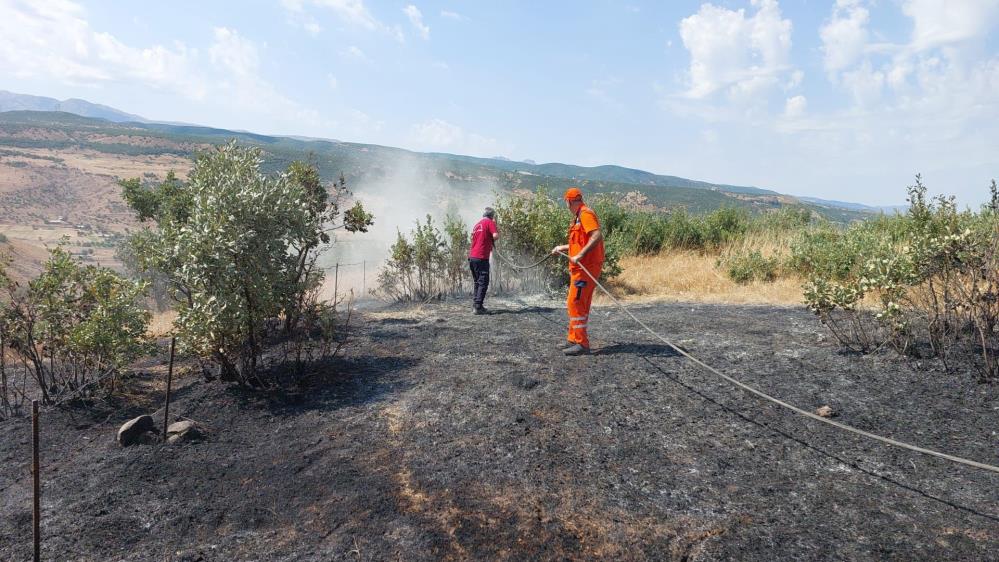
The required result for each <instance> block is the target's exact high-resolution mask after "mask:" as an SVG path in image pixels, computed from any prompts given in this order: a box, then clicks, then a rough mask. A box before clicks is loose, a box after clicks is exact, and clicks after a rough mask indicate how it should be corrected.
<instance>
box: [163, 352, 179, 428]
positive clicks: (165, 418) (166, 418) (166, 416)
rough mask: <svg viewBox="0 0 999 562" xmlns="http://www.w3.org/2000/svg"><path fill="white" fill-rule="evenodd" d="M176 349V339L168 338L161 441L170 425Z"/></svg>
mask: <svg viewBox="0 0 999 562" xmlns="http://www.w3.org/2000/svg"><path fill="white" fill-rule="evenodd" d="M176 347H177V338H176V337H173V338H170V366H169V367H167V387H166V405H164V407H163V441H166V438H167V426H169V425H170V386H171V385H172V383H173V353H174V348H176Z"/></svg>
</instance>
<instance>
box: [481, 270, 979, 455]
mask: <svg viewBox="0 0 999 562" xmlns="http://www.w3.org/2000/svg"><path fill="white" fill-rule="evenodd" d="M558 253H559V254H561V255H562V256H564V257H566V258H568V257H569V256H568V255H567V254H564V253H562V252H558ZM553 255H554V254H550V255H549V256H548V257H547V258H545V259H543V260H541V261H538V262H537V263H535V264H533V265H531V266H517V265H515V264H512V263H510V262H509V261H507V260H506V259H505V258H503V256H502V255H499V254H497V256H498V257H499V258H500V259H502V260H503V261H505V262H507V265H509V266H510V267H513V268H514V269H530V268H531V267H536V266H537V265H540V264H541V263H544V262H545V261H547V260H548V258H550V257H552V256H553ZM577 265H578V266H579V267H580V269H582V270H583V272H584V273H586V276H587V277H589V278H590V279H592V280H593V282H594V283H596V285H597V287H599V288H600V290H601V291H603V292H604V294H605V295H607V297H608V298H610V300H611V301H613V302H614V304H616V305H617V307H618V308H620V309H621V310H622V311H623V312H624V313H625V314H627V315H628V316H630V317H631V319H632V320H634V321H635V322H636V323H637V324H638V325H639V326H641V327H642V328H644V329H645V331H646V332H648V333H649V334H651V335H652V336H653V337H655V338H656V339H658V340H659V341H661V342H663V343H664V344H666V345H668V346H669V347H671V348H673V350H675V351H676V352H677V353H679V354H680V355H682V356H684V357H686V358H687V359H689V360H690V361H691V362H693V363H694V364H695V365H697V366H699V367H701V368H703V369H705V370H706V371H709V372H710V373H712V374H715V375H718V376H719V377H721V378H723V379H725V380H726V381H728V382H730V383H732V384H733V385H735V386H737V387H739V388H741V389H742V390H744V391H746V392H748V393H750V394H752V395H754V396H757V397H758V398H762V399H764V400H767V401H769V402H773V403H774V404H777V405H778V406H782V407H784V408H787V409H788V410H791V411H792V412H794V413H796V414H799V415H802V416H805V417H806V418H809V419H812V420H815V421H819V422H822V423H824V424H827V425H830V426H832V427H835V428H837V429H841V430H843V431H848V432H850V433H854V434H856V435H860V436H861V437H866V438H868V439H873V440H874V441H879V442H881V443H885V444H887V445H892V446H894V447H900V448H902V449H907V450H909V451H914V452H917V453H922V454H924V455H929V456H932V457H937V458H941V459H945V460H949V461H951V462H956V463H959V464H963V465H967V466H971V467H975V468H980V469H982V470H988V471H990V472H994V473H997V474H999V466H993V465H991V464H986V463H982V462H978V461H973V460H968V459H964V458H961V457H956V456H954V455H948V454H947V453H941V452H939V451H934V450H932V449H924V448H923V447H917V446H915V445H910V444H908V443H904V442H902V441H897V440H895V439H891V438H889V437H883V436H881V435H877V434H875V433H871V432H869V431H864V430H862V429H858V428H856V427H853V426H851V425H847V424H845V423H840V422H837V421H833V420H831V419H829V418H824V417H822V416H819V415H818V414H814V413H812V412H809V411H807V410H802V409H801V408H798V407H797V406H793V405H791V404H788V403H787V402H784V401H783V400H780V399H778V398H774V397H773V396H770V395H769V394H767V393H765V392H763V391H762V390H757V389H755V388H753V387H751V386H749V385H747V384H745V383H743V382H740V381H738V380H736V379H734V378H732V377H730V376H728V375H726V374H725V373H722V372H721V371H719V370H718V369H715V368H714V367H712V366H711V365H708V364H707V363H705V362H703V361H701V360H700V359H698V358H696V357H694V356H693V355H691V354H690V353H688V352H687V351H685V350H684V349H682V348H680V347H679V346H677V345H674V344H673V342H671V341H669V340H668V339H666V338H664V337H663V336H661V335H659V334H658V333H656V332H655V330H653V329H652V328H649V327H648V326H647V325H646V324H645V322H642V321H641V320H639V319H638V317H637V316H635V315H634V314H632V313H631V311H630V310H628V309H627V308H626V307H625V306H624V305H623V304H621V301H619V300H618V299H617V298H615V297H614V295H612V294H611V292H610V291H608V290H607V288H606V287H604V286H603V284H602V283H600V281H598V280H597V278H596V277H594V276H593V274H591V273H590V271H589V270H588V269H586V267H585V266H584V265H583V264H581V263H579V264H577Z"/></svg>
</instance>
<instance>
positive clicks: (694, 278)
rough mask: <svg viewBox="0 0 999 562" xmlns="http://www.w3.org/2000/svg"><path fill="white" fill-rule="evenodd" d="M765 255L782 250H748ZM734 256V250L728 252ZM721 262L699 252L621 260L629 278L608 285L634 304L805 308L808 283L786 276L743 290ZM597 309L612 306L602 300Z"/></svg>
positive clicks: (623, 276) (755, 247)
mask: <svg viewBox="0 0 999 562" xmlns="http://www.w3.org/2000/svg"><path fill="white" fill-rule="evenodd" d="M748 247H750V248H754V249H760V250H761V253H764V255H767V252H775V251H776V250H777V248H775V247H772V246H771V247H767V246H765V245H763V246H748ZM728 251H732V250H728ZM717 262H718V256H717V255H714V254H705V253H702V252H696V251H680V250H673V251H667V252H664V253H662V254H659V255H657V256H637V257H628V258H624V259H622V260H621V268H622V270H623V272H622V273H621V275H620V276H618V277H617V278H616V279H614V280H612V281H610V282H609V283H608V285H609V287H608V288H611V289H612V290H614V292H615V293H616V295H618V296H621V297H624V298H625V299H626V300H631V301H646V300H666V301H685V302H709V303H733V304H782V305H797V304H801V303H802V299H803V297H802V289H801V285H802V280H801V279H800V278H797V277H794V276H787V275H784V276H782V277H781V278H779V279H777V280H776V281H774V282H772V283H748V284H745V285H740V284H739V283H736V282H735V281H732V280H731V279H729V278H728V277H726V275H725V272H724V270H722V269H721V268H719V267H718V265H717ZM595 300H596V302H597V303H602V304H610V302H609V299H607V298H606V297H604V296H601V295H597V297H596V299H595Z"/></svg>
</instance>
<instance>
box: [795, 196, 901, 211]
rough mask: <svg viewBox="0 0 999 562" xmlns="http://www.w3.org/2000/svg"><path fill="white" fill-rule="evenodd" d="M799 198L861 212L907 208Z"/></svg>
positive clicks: (825, 205) (816, 198) (824, 205)
mask: <svg viewBox="0 0 999 562" xmlns="http://www.w3.org/2000/svg"><path fill="white" fill-rule="evenodd" d="M798 199H799V200H801V201H805V202H807V203H813V204H815V205H821V206H823V207H835V208H837V209H848V210H851V211H860V212H862V213H887V214H892V213H896V212H905V210H906V209H908V208H909V207H908V205H881V206H871V205H863V204H860V203H848V202H846V201H835V200H830V199H819V198H818V197H798Z"/></svg>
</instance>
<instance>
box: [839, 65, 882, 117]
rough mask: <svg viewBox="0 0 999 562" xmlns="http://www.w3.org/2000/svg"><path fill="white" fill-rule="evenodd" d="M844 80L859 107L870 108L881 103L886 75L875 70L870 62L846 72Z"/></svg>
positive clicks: (843, 76)
mask: <svg viewBox="0 0 999 562" xmlns="http://www.w3.org/2000/svg"><path fill="white" fill-rule="evenodd" d="M842 80H843V85H844V86H845V87H846V88H847V89H848V90H849V92H850V94H851V95H852V96H853V101H854V103H855V104H856V105H857V106H859V107H868V106H872V105H874V104H875V103H877V102H879V101H881V94H882V92H883V90H884V85H885V74H884V72H882V71H880V70H875V69H874V68H873V67H872V66H871V63H870V62H868V61H864V63H863V64H861V65H860V66H859V67H858V68H856V69H854V70H851V71H848V72H844V73H843V75H842Z"/></svg>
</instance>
